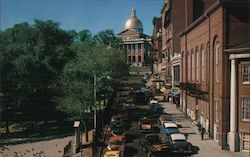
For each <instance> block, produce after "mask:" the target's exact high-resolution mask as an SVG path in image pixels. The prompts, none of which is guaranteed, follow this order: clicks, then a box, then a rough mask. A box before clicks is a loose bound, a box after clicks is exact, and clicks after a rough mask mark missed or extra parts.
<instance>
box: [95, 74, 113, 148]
mask: <svg viewBox="0 0 250 157" xmlns="http://www.w3.org/2000/svg"><path fill="white" fill-rule="evenodd" d="M104 78H107V79H110V76H102V77H100V78H98V79H97V78H96V73H94V132H93V136H94V138H93V140H94V141H93V142H94V143H95V138H96V137H95V133H96V128H97V117H96V116H97V115H96V85H97V83H98V82H99V81H101V80H102V79H104ZM94 146H95V145H94Z"/></svg>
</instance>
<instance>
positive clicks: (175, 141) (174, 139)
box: [169, 134, 192, 154]
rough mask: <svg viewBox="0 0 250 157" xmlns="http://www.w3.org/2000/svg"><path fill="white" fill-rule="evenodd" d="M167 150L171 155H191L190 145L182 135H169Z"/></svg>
mask: <svg viewBox="0 0 250 157" xmlns="http://www.w3.org/2000/svg"><path fill="white" fill-rule="evenodd" d="M170 138H171V141H170V145H169V149H170V151H171V152H173V153H188V154H189V153H192V149H191V147H192V145H191V143H189V142H187V140H186V137H185V135H184V134H171V135H170Z"/></svg>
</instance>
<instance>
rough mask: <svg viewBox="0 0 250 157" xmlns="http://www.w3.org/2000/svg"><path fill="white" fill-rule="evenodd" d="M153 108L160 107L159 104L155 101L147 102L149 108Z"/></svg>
mask: <svg viewBox="0 0 250 157" xmlns="http://www.w3.org/2000/svg"><path fill="white" fill-rule="evenodd" d="M155 106H160V104H159V102H158V101H157V100H151V101H150V102H149V107H150V108H154V107H155Z"/></svg>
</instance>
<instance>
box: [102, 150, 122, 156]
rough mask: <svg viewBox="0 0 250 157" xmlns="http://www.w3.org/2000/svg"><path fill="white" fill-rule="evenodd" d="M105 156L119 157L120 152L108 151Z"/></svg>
mask: <svg viewBox="0 0 250 157" xmlns="http://www.w3.org/2000/svg"><path fill="white" fill-rule="evenodd" d="M105 155H107V157H109V156H110V155H112V156H113V155H115V156H116V155H119V151H107V152H106V153H105Z"/></svg>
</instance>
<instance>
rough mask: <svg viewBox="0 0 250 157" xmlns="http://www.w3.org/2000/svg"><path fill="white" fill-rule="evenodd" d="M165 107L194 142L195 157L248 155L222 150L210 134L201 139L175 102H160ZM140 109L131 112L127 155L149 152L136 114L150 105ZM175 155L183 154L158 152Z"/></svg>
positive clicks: (141, 156) (138, 156)
mask: <svg viewBox="0 0 250 157" xmlns="http://www.w3.org/2000/svg"><path fill="white" fill-rule="evenodd" d="M160 104H162V106H163V107H164V111H165V113H167V114H169V115H171V119H172V121H173V122H175V123H176V124H177V125H178V126H180V131H181V132H182V133H186V134H188V141H189V142H191V143H192V145H193V147H192V155H190V156H193V157H211V156H213V157H247V156H248V154H247V153H242V152H241V153H240V152H239V153H235V152H234V153H233V152H229V151H226V150H221V148H220V147H219V146H218V144H217V143H216V142H215V141H214V140H211V139H209V137H208V135H207V134H205V137H204V140H203V141H202V140H201V136H200V133H199V131H198V129H197V126H195V125H193V124H192V121H191V120H189V119H187V118H186V117H185V115H184V113H182V112H181V111H180V110H179V109H176V106H175V104H173V103H170V102H160ZM137 107H138V110H137V111H134V112H133V113H130V114H129V118H130V123H129V126H130V127H129V130H128V131H127V138H126V149H125V156H126V157H146V156H147V153H146V152H144V151H143V150H142V149H141V148H140V146H139V142H138V140H139V139H140V138H142V137H143V134H141V133H140V131H139V125H138V118H139V117H137V116H136V115H137V114H138V112H140V111H142V110H145V109H149V107H148V106H144V105H137ZM165 156H168V157H174V156H183V155H176V154H171V153H162V154H158V155H157V157H165Z"/></svg>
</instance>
